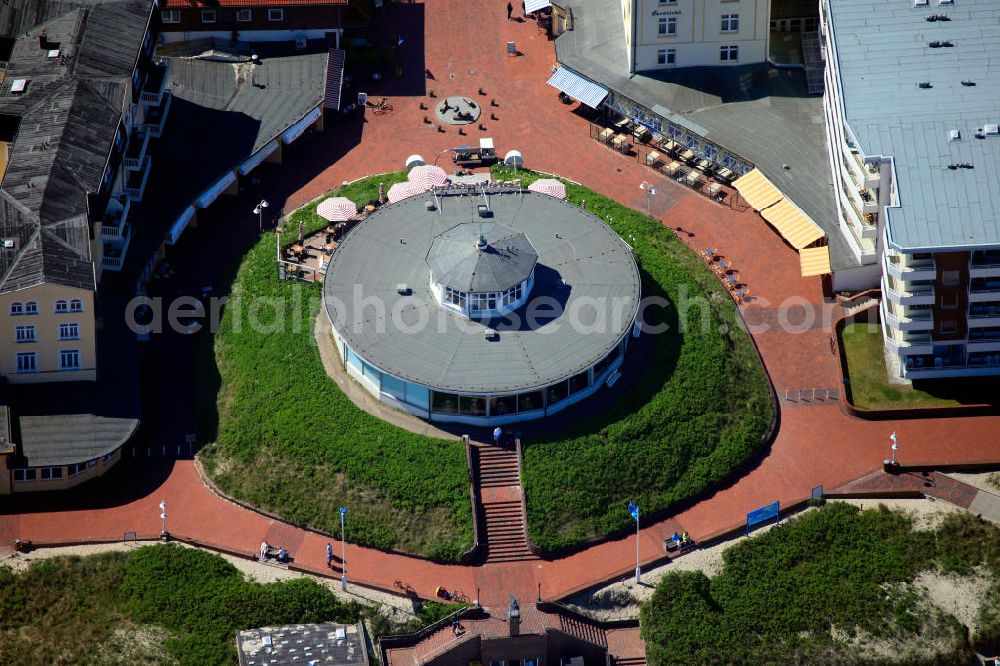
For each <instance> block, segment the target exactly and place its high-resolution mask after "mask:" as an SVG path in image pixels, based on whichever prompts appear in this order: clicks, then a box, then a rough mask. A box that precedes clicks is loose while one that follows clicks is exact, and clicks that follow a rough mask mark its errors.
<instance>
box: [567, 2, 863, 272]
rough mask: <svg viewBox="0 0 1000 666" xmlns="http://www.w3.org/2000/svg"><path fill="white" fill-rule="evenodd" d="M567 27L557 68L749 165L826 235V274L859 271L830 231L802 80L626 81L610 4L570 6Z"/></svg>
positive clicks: (695, 75)
mask: <svg viewBox="0 0 1000 666" xmlns="http://www.w3.org/2000/svg"><path fill="white" fill-rule="evenodd" d="M573 20H574V29H573V30H571V31H567V32H565V33H563V34H562V35H561V36H560V37H559V39H557V40H556V55H557V59H558V60H559V62H560V63H561V64H563V65H566V66H568V67H570V68H571V69H572V70H574V71H576V72H578V73H579V74H581V75H583V76H585V77H587V78H589V79H591V80H593V81H595V82H597V83H600V84H601V85H603V86H604V87H606V88H608V89H609V90H612V91H614V92H617V93H619V94H621V95H624V96H626V97H628V98H630V99H632V100H634V101H636V102H638V103H639V104H641V105H643V106H645V107H646V108H648V109H650V110H651V111H654V112H655V113H657V114H659V115H661V116H663V117H664V118H666V119H668V120H670V121H672V122H674V123H677V124H678V125H682V126H685V127H687V128H689V129H690V130H692V131H694V132H696V133H697V134H699V135H701V136H703V137H704V138H706V139H708V140H710V141H713V142H715V143H717V144H719V145H720V146H722V147H724V148H726V149H727V150H730V151H732V152H734V153H736V154H737V155H739V156H740V157H742V158H744V159H747V160H749V161H751V162H753V163H754V164H755V165H756V166H757V167H758V168H759V169H760V170H761V171H762V172H763V173H764V175H766V176H767V177H768V178H769V179H770V180H771V181H772V182H773V183H774V184H775V185H776V186H777V187H778V188H779V189H780V190H781V191H782V193H784V194H785V195H786V196H787V197H788V198H789V199H791V200H792V201H793V202H795V204H796V205H797V206H798V207H799V208H801V209H802V210H803V211H804V212H805V213H806V214H807V215H809V217H811V218H812V219H813V220H814V221H815V222H816V224H818V225H819V226H820V227H821V228H822V229H823V230H824V231H825V232H826V235H827V236H828V237H829V239H830V259H831V262H832V264H833V266H834V267H835V268H849V267H855V266H858V265H859V263H858V261H857V260H856V259H855V258H854V255H853V253H852V252H851V250H850V248H849V246H848V245H847V241H846V240H844V238H843V237H842V236H841V235H840V231H839V228H838V224H837V207H836V202H835V200H834V190H833V178H832V176H831V173H830V164H829V160H828V158H827V141H826V129H825V125H824V124H823V99H822V97H820V96H816V95H809V94H808V92H807V90H806V83H805V75H804V74H803V72H801V71H798V70H786V69H776V68H773V67H768V66H767V65H746V66H740V67H688V68H678V69H671V70H657V71H648V72H638V73H637V74H636V75H635V76H633V77H631V78H630V77H629V76H628V57H627V54H626V51H625V28H624V25H623V23H622V20H621V8H620V6H619V3H618V2H616V1H615V0H578V1H576V2H574V3H573ZM785 164H787V165H788V166H789V168H788V169H785V168H784V166H783V165H785Z"/></svg>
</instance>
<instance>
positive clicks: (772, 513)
mask: <svg viewBox="0 0 1000 666" xmlns="http://www.w3.org/2000/svg"><path fill="white" fill-rule="evenodd" d="M780 514H781V510H780V508H779V507H778V503H777V502H772V503H771V504H767V505H765V506H762V507H760V508H759V509H754V510H753V511H750V512H748V513H747V536H750V528H751V527H753V526H754V525H759V524H760V523H763V522H767V521H768V520H770V519H772V518H774V519H775V521H777V520H780Z"/></svg>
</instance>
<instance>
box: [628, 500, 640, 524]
mask: <svg viewBox="0 0 1000 666" xmlns="http://www.w3.org/2000/svg"><path fill="white" fill-rule="evenodd" d="M628 513H629V515H630V516H632V518H633V519H634V520H639V505H638V504H635V503H634V502H632V500H629V503H628Z"/></svg>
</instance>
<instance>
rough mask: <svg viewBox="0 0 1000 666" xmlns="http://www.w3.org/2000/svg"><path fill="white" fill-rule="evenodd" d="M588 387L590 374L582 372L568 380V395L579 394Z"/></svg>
mask: <svg viewBox="0 0 1000 666" xmlns="http://www.w3.org/2000/svg"><path fill="white" fill-rule="evenodd" d="M588 386H590V373H589V372H587V371H586V370H584V371H583V372H581V373H579V374H577V375H573V376H572V377H570V378H569V394H570V395H573V394H574V393H579V392H580V391H582V390H583V389H585V388H587V387H588Z"/></svg>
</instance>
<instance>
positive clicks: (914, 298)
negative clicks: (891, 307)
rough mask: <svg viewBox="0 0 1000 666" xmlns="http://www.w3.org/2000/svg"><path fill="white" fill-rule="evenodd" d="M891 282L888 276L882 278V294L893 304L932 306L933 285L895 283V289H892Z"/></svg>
mask: <svg viewBox="0 0 1000 666" xmlns="http://www.w3.org/2000/svg"><path fill="white" fill-rule="evenodd" d="M892 282H893V280H891V278H889V277H888V276H882V292H883V293H884V294H885V295H886V297H887V298H888V299H889V300H891V301H893V302H894V303H899V304H900V305H934V285H932V284H919V283H905V282H899V281H896V286H897V289H893V288H892Z"/></svg>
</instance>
